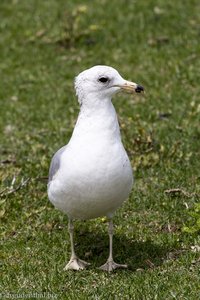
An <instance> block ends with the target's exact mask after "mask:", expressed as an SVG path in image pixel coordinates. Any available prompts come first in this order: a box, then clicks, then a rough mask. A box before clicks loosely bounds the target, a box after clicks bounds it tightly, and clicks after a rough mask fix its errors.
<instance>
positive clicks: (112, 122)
mask: <svg viewBox="0 0 200 300" xmlns="http://www.w3.org/2000/svg"><path fill="white" fill-rule="evenodd" d="M93 136H94V137H99V138H100V137H103V138H109V139H111V140H113V139H114V140H116V139H118V140H120V141H121V137H120V130H119V124H118V119H117V115H116V111H115V108H114V106H113V104H112V102H111V99H109V98H107V99H98V100H94V99H87V100H86V101H84V102H83V103H82V105H81V109H80V113H79V116H78V120H77V123H76V126H75V128H74V132H73V135H72V138H76V137H78V138H80V137H82V138H83V139H87V137H88V138H90V139H91V138H92V137H93Z"/></svg>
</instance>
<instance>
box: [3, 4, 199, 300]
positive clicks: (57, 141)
mask: <svg viewBox="0 0 200 300" xmlns="http://www.w3.org/2000/svg"><path fill="white" fill-rule="evenodd" d="M199 9H200V4H199V1H197V0H191V1H184V2H183V1H179V0H178V1H176V2H174V1H164V0H159V1H155V0H150V1H145V0H140V1H126V3H124V2H123V1H121V2H120V1H107V0H102V1H96V0H94V1H92V2H91V1H84V4H83V3H81V2H79V1H73V2H72V1H68V3H67V2H66V1H63V0H60V1H54V0H49V1H46V0H45V1H37V0H36V1H33V0H29V1H26V0H21V1H18V0H13V1H11V0H9V1H5V0H2V1H1V4H0V15H1V18H0V43H1V45H2V46H1V47H0V74H1V88H0V101H1V102H0V104H1V106H0V107H1V109H0V128H1V130H0V141H1V148H0V155H1V156H0V160H1V169H0V184H1V187H0V194H1V202H0V203H1V213H0V216H1V241H2V252H1V256H2V257H1V269H2V271H1V273H2V280H1V283H0V284H1V290H0V291H1V298H2V299H6V298H8V297H10V298H11V297H12V298H13V299H17V297H18V298H19V296H20V295H21V298H24V299H25V298H27V297H28V296H29V299H34V298H36V296H38V295H39V296H38V297H42V296H44V297H45V298H46V299H50V298H53V297H54V298H55V297H57V299H194V300H196V299H199V297H200V292H199V285H200V280H199V277H198V275H199V273H198V272H199V246H198V245H199V236H198V233H197V232H196V233H195V234H191V233H187V232H183V230H182V228H183V227H184V226H185V225H187V222H188V218H189V214H188V210H190V209H192V207H193V206H194V205H195V203H197V202H198V201H199V194H200V175H199V169H200V160H199V154H200V152H199V149H200V127H199V120H200V105H199V93H200V87H199V82H200V75H199V69H200V61H199V59H198V56H199V52H200V44H199V22H200V15H199ZM96 64H107V65H111V66H113V67H115V68H116V69H118V70H119V72H120V73H121V74H122V75H123V76H124V77H126V78H127V79H130V80H133V81H135V82H139V83H141V84H142V85H144V86H145V89H146V95H145V97H143V98H141V97H139V98H136V100H137V101H136V102H134V101H133V99H132V98H131V97H130V96H127V95H126V96H125V95H119V96H116V97H115V100H114V104H115V107H116V110H117V112H118V114H119V120H120V124H121V131H122V137H123V142H124V144H125V146H126V149H127V151H128V153H129V156H130V159H131V162H132V164H133V169H134V174H135V186H134V189H133V192H132V194H131V196H130V199H129V201H128V202H126V203H125V204H124V205H123V207H121V208H120V209H119V210H118V211H117V213H116V217H115V226H116V228H115V237H114V254H115V259H116V261H117V262H121V263H125V262H126V263H128V265H129V266H130V267H129V270H119V271H116V272H114V273H112V274H107V273H104V272H102V271H100V270H98V268H97V267H98V266H100V265H101V264H102V263H103V262H104V261H105V259H106V257H107V254H108V237H107V232H106V224H105V222H104V220H103V219H96V220H91V221H88V222H79V221H77V222H76V249H77V251H78V253H79V255H80V257H81V258H83V259H84V258H85V259H86V260H88V261H90V262H91V263H92V265H91V267H90V268H89V269H88V270H85V271H82V272H63V267H64V265H65V263H66V261H67V260H68V259H69V255H70V245H69V238H68V233H67V218H66V216H64V215H63V214H62V213H60V212H59V211H57V210H55V209H54V208H53V207H52V205H51V204H50V203H49V201H48V199H47V193H46V181H45V178H44V177H46V176H47V174H48V167H49V163H50V159H51V157H52V155H53V153H54V152H55V151H56V150H57V149H58V148H59V147H61V146H62V145H63V144H65V143H67V141H68V140H69V138H70V135H71V133H72V130H73V126H74V123H75V120H76V117H77V114H78V110H79V107H78V104H77V99H76V97H75V95H74V90H73V84H72V83H73V79H74V76H76V75H77V74H78V73H79V72H80V71H82V70H84V69H85V68H88V67H90V66H92V65H96ZM26 180H28V181H26ZM175 188H176V189H179V190H178V191H177V192H176V191H174V190H173V189H175ZM166 190H170V191H169V192H166ZM34 293H38V294H37V295H34ZM42 293H43V294H42ZM45 293H46V294H45ZM9 295H10V296H9Z"/></svg>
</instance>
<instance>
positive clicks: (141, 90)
mask: <svg viewBox="0 0 200 300" xmlns="http://www.w3.org/2000/svg"><path fill="white" fill-rule="evenodd" d="M135 92H136V93H141V92H144V88H143V86H141V85H139V84H138V85H137V87H136V89H135Z"/></svg>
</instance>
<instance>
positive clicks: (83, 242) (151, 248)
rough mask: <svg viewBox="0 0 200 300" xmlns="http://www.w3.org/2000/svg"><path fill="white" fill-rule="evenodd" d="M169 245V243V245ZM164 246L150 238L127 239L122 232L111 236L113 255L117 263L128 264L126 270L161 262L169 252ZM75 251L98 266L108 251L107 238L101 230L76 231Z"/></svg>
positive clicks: (157, 264)
mask: <svg viewBox="0 0 200 300" xmlns="http://www.w3.org/2000/svg"><path fill="white" fill-rule="evenodd" d="M170 246H171V245H170ZM170 248H171V247H169V245H166V247H163V246H160V245H157V244H155V243H153V241H151V240H147V241H145V242H141V241H137V240H133V239H128V238H127V237H125V235H123V234H120V235H119V234H115V235H114V238H113V256H114V260H115V262H117V263H122V264H124V263H126V264H128V270H131V271H136V270H137V269H153V268H155V267H157V266H160V265H162V264H163V261H164V260H165V259H166V258H167V254H168V253H169V252H170ZM76 251H77V254H78V255H79V256H80V258H83V259H85V260H87V261H88V262H90V263H91V265H94V266H95V267H98V266H100V265H102V264H103V263H105V261H106V260H107V258H108V252H109V238H108V235H107V234H104V233H102V232H95V233H93V232H89V231H87V230H84V231H82V233H78V232H77V233H76Z"/></svg>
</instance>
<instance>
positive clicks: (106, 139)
mask: <svg viewBox="0 0 200 300" xmlns="http://www.w3.org/2000/svg"><path fill="white" fill-rule="evenodd" d="M75 89H76V94H77V96H78V101H79V103H80V113H79V116H78V120H77V122H76V125H75V128H74V131H73V134H72V137H71V139H70V141H69V143H68V144H67V145H65V146H64V147H62V148H61V149H59V150H58V151H57V152H56V153H55V154H54V156H53V158H52V161H51V165H50V170H49V182H48V196H49V199H50V201H51V202H52V204H53V205H54V206H55V207H56V208H58V209H59V210H61V211H63V212H65V213H66V214H67V216H68V219H69V223H68V228H69V234H70V240H71V258H70V261H69V262H68V264H67V265H66V267H65V268H64V269H65V270H68V269H73V270H79V269H84V268H85V267H86V266H87V265H88V263H87V262H85V261H83V260H81V259H79V258H78V256H77V255H76V253H75V250H74V240H73V231H74V227H73V223H72V222H73V220H74V219H81V220H86V219H93V218H97V217H101V216H106V217H107V218H108V220H109V224H108V234H109V248H110V249H109V257H108V260H107V261H106V263H105V264H104V265H102V266H101V267H100V268H101V269H102V270H106V271H112V270H114V269H116V268H120V267H121V268H127V265H124V264H117V263H115V262H114V260H113V253H112V243H113V221H112V218H113V215H114V212H115V211H116V209H117V208H118V207H119V206H120V205H121V204H122V203H123V202H124V201H125V200H126V199H127V198H128V196H129V193H130V191H131V188H132V184H133V175H132V168H131V164H130V161H129V158H128V156H127V153H126V151H125V149H124V147H123V144H122V142H121V136H120V130H119V124H118V120H117V115H116V112H115V109H114V106H113V104H112V102H111V98H112V96H113V95H114V94H115V93H116V92H118V91H120V90H125V91H128V92H132V93H133V92H137V93H140V92H142V91H143V90H144V89H143V87H142V86H140V85H138V84H136V83H134V82H130V81H127V80H124V79H123V78H122V77H121V76H120V74H119V73H118V72H117V71H116V70H115V69H113V68H112V67H108V66H94V67H92V68H90V69H88V70H85V71H83V72H82V73H80V74H79V75H78V76H77V77H76V79H75Z"/></svg>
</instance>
